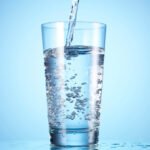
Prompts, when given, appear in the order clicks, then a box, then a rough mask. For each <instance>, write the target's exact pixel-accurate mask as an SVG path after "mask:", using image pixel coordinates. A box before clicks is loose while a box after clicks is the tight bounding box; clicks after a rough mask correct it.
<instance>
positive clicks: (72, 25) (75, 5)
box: [66, 0, 79, 46]
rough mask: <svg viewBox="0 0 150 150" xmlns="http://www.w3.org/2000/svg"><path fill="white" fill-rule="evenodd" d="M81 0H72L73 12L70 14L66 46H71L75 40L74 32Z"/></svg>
mask: <svg viewBox="0 0 150 150" xmlns="http://www.w3.org/2000/svg"><path fill="white" fill-rule="evenodd" d="M78 5H79V0H72V6H71V12H70V16H69V24H68V31H67V36H66V46H70V45H71V42H72V41H73V33H74V28H75V24H76V20H77V12H78Z"/></svg>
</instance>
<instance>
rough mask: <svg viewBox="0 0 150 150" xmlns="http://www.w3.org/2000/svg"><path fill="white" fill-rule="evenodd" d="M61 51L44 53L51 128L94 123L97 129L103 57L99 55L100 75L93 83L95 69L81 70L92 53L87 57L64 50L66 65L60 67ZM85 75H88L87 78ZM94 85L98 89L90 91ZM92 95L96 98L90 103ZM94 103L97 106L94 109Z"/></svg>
mask: <svg viewBox="0 0 150 150" xmlns="http://www.w3.org/2000/svg"><path fill="white" fill-rule="evenodd" d="M58 50H60V49H58ZM58 50H57V49H49V50H46V51H45V53H44V54H45V77H46V94H47V103H48V120H49V124H50V126H52V127H59V128H62V126H63V125H64V124H65V123H67V121H69V122H70V121H71V122H73V121H79V120H80V121H83V122H85V121H88V122H92V123H93V124H95V126H98V125H99V119H100V107H101V96H102V82H103V59H104V58H103V56H99V55H98V57H99V59H101V60H99V61H98V64H97V65H98V66H97V70H98V71H97V72H94V73H95V78H93V79H92V80H91V76H90V72H91V70H90V69H91V68H92V67H90V66H88V65H87V66H82V65H85V64H86V63H85V62H86V61H87V58H88V57H87V56H88V55H89V51H87V52H86V53H88V55H86V53H85V54H84V51H82V52H79V51H78V50H77V49H76V50H74V49H73V48H71V49H69V48H68V49H64V52H65V55H64V64H59V63H58V59H59V57H60V56H59V53H58ZM86 50H87V49H86ZM84 57H85V58H84ZM86 57H87V58H86ZM84 59H85V60H84ZM76 60H78V61H81V66H76V63H78V61H76ZM83 60H84V62H83V64H82V61H83ZM75 61H76V62H75ZM89 64H90V63H89ZM82 67H83V69H82ZM86 67H87V68H86ZM85 71H86V72H88V73H87V74H86V73H85ZM91 82H93V83H94V84H96V88H94V89H91V88H90V86H91V84H92V83H91ZM90 95H94V99H91V97H90ZM91 101H92V102H91ZM91 103H92V104H93V105H94V106H91Z"/></svg>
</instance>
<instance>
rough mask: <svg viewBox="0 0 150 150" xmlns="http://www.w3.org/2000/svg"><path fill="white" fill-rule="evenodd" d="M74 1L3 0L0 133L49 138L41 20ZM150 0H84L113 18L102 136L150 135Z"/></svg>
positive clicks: (94, 14)
mask: <svg viewBox="0 0 150 150" xmlns="http://www.w3.org/2000/svg"><path fill="white" fill-rule="evenodd" d="M70 5H71V0H24V1H23V0H22V1H21V0H0V139H1V140H11V139H14V140H15V139H48V125H47V108H46V97H45V79H44V67H43V55H42V43H41V28H40V24H41V23H43V22H47V21H56V20H68V15H69V12H70ZM149 15H150V1H149V0H113V1H112V0H103V1H102V0H80V5H79V13H78V20H84V21H101V22H104V23H106V24H107V40H106V59H105V74H104V90H103V99H102V114H101V139H103V140H127V141H130V140H133V141H143V140H144V141H150V16H149Z"/></svg>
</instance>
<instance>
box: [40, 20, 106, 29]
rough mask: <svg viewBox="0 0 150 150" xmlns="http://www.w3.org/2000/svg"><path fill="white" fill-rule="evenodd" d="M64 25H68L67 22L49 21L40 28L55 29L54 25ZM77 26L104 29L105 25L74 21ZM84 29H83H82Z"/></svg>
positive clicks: (94, 22)
mask: <svg viewBox="0 0 150 150" xmlns="http://www.w3.org/2000/svg"><path fill="white" fill-rule="evenodd" d="M62 23H63V24H66V25H68V23H69V21H49V22H45V23H42V24H41V27H42V28H49V29H52V28H55V27H54V26H55V25H56V24H62ZM76 23H77V24H80V25H81V24H82V25H97V27H99V28H106V24H105V23H102V22H98V21H76ZM83 29H84V28H83Z"/></svg>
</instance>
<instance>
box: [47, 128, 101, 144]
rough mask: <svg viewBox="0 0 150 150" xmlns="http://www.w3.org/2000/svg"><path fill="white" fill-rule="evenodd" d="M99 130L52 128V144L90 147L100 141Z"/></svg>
mask: <svg viewBox="0 0 150 150" xmlns="http://www.w3.org/2000/svg"><path fill="white" fill-rule="evenodd" d="M98 135H99V131H98V129H96V130H91V131H89V130H87V129H80V130H71V129H69V130H60V129H59V130H58V129H53V130H51V133H50V136H51V144H52V145H55V146H65V147H74V146H82V147H88V146H90V145H96V144H97V143H98Z"/></svg>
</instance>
